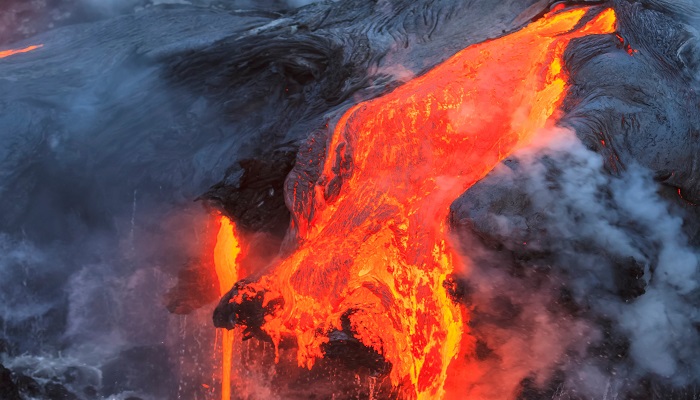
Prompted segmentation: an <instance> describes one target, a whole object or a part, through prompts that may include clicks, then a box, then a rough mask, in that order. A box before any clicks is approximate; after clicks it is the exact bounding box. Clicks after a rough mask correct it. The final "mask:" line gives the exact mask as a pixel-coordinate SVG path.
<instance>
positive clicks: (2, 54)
mask: <svg viewBox="0 0 700 400" xmlns="http://www.w3.org/2000/svg"><path fill="white" fill-rule="evenodd" d="M41 47H44V45H43V44H39V45H34V46H29V47H25V48H23V49H14V50H2V51H0V58H5V57H9V56H13V55H15V54H21V53H29V52H30V51H33V50H36V49H39V48H41Z"/></svg>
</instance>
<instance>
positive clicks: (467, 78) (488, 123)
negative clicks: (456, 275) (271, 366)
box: [220, 7, 616, 399]
mask: <svg viewBox="0 0 700 400" xmlns="http://www.w3.org/2000/svg"><path fill="white" fill-rule="evenodd" d="M593 10H594V9H593V8H590V7H582V8H576V9H571V10H564V11H561V10H555V11H552V12H551V13H549V14H547V15H545V16H544V17H543V18H541V19H539V20H537V21H535V22H533V23H531V24H529V25H528V26H526V27H525V28H523V29H521V30H520V31H517V32H515V33H512V34H509V35H507V36H503V37H501V38H498V39H495V40H491V41H488V42H483V43H479V44H475V45H472V46H470V47H468V48H466V49H464V50H462V51H460V52H459V53H457V54H455V55H454V56H453V57H451V58H449V59H448V60H447V61H445V62H444V63H442V64H440V65H439V66H437V67H435V68H434V69H432V70H431V71H429V72H427V73H426V74H425V75H423V76H420V77H417V78H415V79H413V80H411V81H409V82H407V83H406V84H404V85H403V86H401V87H399V88H397V89H395V90H394V91H393V92H391V93H389V94H387V95H385V96H382V97H379V98H377V99H374V100H370V101H366V102H363V103H360V104H358V105H356V106H354V107H352V108H351V109H350V110H348V111H347V112H346V113H345V114H344V115H343V116H342V117H341V118H340V120H339V121H338V122H337V124H336V126H335V129H334V131H333V133H332V136H331V137H330V139H329V142H328V146H327V149H328V152H327V155H326V159H325V163H324V165H323V173H322V175H321V178H320V179H319V180H318V181H317V182H315V183H314V184H312V185H311V186H312V187H311V188H310V190H311V191H312V192H313V195H312V196H310V197H311V198H312V201H311V202H310V203H307V204H302V205H299V204H291V205H290V208H291V209H293V210H297V211H298V210H302V212H301V213H299V212H296V213H295V214H294V222H293V230H292V231H291V232H293V233H295V234H296V237H295V239H296V240H297V243H298V246H297V247H296V249H295V250H294V251H293V252H291V254H289V255H288V256H287V257H286V258H285V259H283V260H281V261H279V262H278V263H277V264H275V265H273V266H271V267H270V269H269V272H268V273H267V274H266V275H264V276H263V277H262V278H260V279H258V280H257V281H254V282H241V283H239V284H237V285H236V287H234V289H232V291H231V292H230V293H229V295H228V298H227V303H226V304H224V305H222V306H220V307H224V306H226V307H229V309H230V308H231V307H233V308H235V307H236V306H237V305H242V304H244V303H246V302H249V301H250V299H254V298H261V295H262V297H263V298H264V300H263V303H262V307H264V309H265V312H266V313H267V315H266V316H265V320H264V323H263V325H262V330H263V331H264V332H265V333H266V334H267V335H269V337H270V338H271V339H272V340H273V342H274V343H275V344H276V345H279V343H280V341H281V340H282V339H283V338H286V337H291V338H294V339H296V343H297V347H298V352H297V361H298V363H299V365H300V366H304V367H308V368H311V367H312V366H313V365H314V362H315V360H316V359H318V358H321V357H324V355H325V354H326V349H327V348H328V346H329V344H330V343H331V342H332V339H331V338H332V337H334V335H333V333H334V332H343V333H344V334H345V335H346V336H344V337H347V335H349V336H350V337H352V338H354V339H355V340H357V341H359V342H361V343H362V344H364V346H366V347H367V348H369V349H372V350H373V351H375V352H376V353H378V354H380V355H381V356H382V357H383V359H384V360H385V361H386V363H387V365H390V366H391V372H390V378H391V382H392V384H393V385H394V386H396V387H398V388H399V390H400V395H401V397H402V398H407V399H414V398H431V399H432V398H440V397H443V396H444V394H445V393H444V392H445V390H444V383H445V380H446V377H447V375H448V367H449V365H450V363H451V362H452V360H453V359H454V358H455V357H456V356H457V354H458V352H459V350H460V342H461V341H462V340H463V336H465V338H464V342H463V343H462V344H461V346H462V349H465V348H467V349H471V348H473V339H472V338H471V337H470V336H469V335H464V333H465V330H466V329H467V328H466V324H465V322H466V320H467V319H468V315H467V311H466V310H463V309H460V307H459V306H458V305H457V304H456V303H455V302H454V301H453V299H452V298H451V297H450V294H449V293H448V290H447V289H446V288H445V285H446V281H447V280H448V277H449V276H450V274H452V273H453V271H454V270H455V267H456V263H457V262H459V259H458V255H457V254H456V252H455V250H454V246H453V245H452V244H451V243H450V238H449V227H448V223H447V217H448V213H449V207H450V204H451V203H452V202H453V201H454V200H455V199H456V198H457V197H458V196H459V195H461V194H462V193H463V192H464V191H465V190H466V189H467V188H469V187H470V186H472V185H473V184H474V183H475V182H477V181H478V180H479V179H481V178H483V177H484V176H485V175H486V174H487V173H488V172H489V171H490V170H491V169H492V168H493V167H494V166H496V165H497V164H498V163H499V162H500V161H501V160H503V159H504V158H505V157H507V156H508V155H509V154H511V153H512V152H513V151H514V150H515V149H516V148H517V147H519V146H523V145H524V144H526V143H527V142H528V140H530V139H531V138H532V137H533V135H534V134H535V133H536V132H537V131H538V130H541V129H543V128H546V127H547V126H548V125H551V124H553V123H554V119H555V118H556V115H555V112H556V110H557V109H558V107H559V106H560V104H561V102H562V100H563V97H564V94H565V92H566V87H567V76H566V73H565V71H564V68H563V65H564V62H563V54H564V51H565V49H566V47H567V45H568V43H569V42H570V41H571V40H572V39H574V38H579V37H583V36H586V35H591V34H609V33H613V32H614V31H615V23H616V17H615V13H614V11H613V10H611V9H606V10H603V11H601V12H599V13H597V15H595V16H593V15H594V13H593V12H591V13H590V14H589V11H593ZM596 10H600V9H596ZM589 17H592V18H589ZM299 175H301V174H299ZM299 175H295V172H294V171H293V172H292V174H291V175H290V178H289V179H288V182H287V183H288V184H287V193H288V194H290V195H291V196H293V197H294V198H293V199H292V201H297V200H298V199H301V198H302V197H303V196H299V195H298V194H299V192H302V191H304V190H307V191H308V190H309V188H305V187H303V182H302V183H300V180H298V179H295V176H296V177H298V176H299ZM304 198H309V196H306V197H304ZM229 287H230V286H229ZM222 309H223V308H222ZM238 323H241V322H238ZM336 336H337V335H336Z"/></svg>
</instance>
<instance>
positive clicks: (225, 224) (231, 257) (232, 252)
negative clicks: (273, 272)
mask: <svg viewBox="0 0 700 400" xmlns="http://www.w3.org/2000/svg"><path fill="white" fill-rule="evenodd" d="M220 223H221V226H220V227H219V234H218V235H217V237H216V246H215V247H214V266H215V267H216V274H217V276H218V277H219V288H220V293H221V295H222V296H223V295H224V294H226V292H228V291H229V289H231V287H232V286H233V284H234V283H236V281H238V256H239V255H240V254H241V246H240V243H239V240H238V238H237V237H236V227H235V225H234V224H233V222H231V220H229V219H228V218H226V217H223V216H222V217H221V218H220ZM222 336H223V337H222V360H223V361H222V370H221V371H222V374H221V375H222V376H221V398H222V400H230V399H231V366H232V357H233V339H234V337H233V331H232V330H231V331H228V330H224V331H223V335H222Z"/></svg>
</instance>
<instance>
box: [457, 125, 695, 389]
mask: <svg viewBox="0 0 700 400" xmlns="http://www.w3.org/2000/svg"><path fill="white" fill-rule="evenodd" d="M550 137H551V139H550V140H549V141H547V143H546V144H542V143H540V144H536V145H534V146H532V147H530V148H527V149H523V150H521V151H519V152H518V153H517V154H515V155H514V156H513V157H511V158H510V159H509V160H507V161H506V162H505V163H503V164H501V165H500V166H498V167H497V168H496V169H495V170H494V171H493V172H492V173H491V174H490V175H489V176H487V177H486V178H485V179H484V180H483V181H481V182H479V183H478V184H477V185H475V186H474V187H473V188H472V189H470V190H469V191H468V193H466V194H465V195H464V196H463V197H462V198H460V200H458V201H457V202H456V203H455V204H454V205H453V212H454V215H455V218H458V217H457V216H460V217H462V219H461V221H460V222H461V223H458V226H461V229H460V232H461V235H462V237H461V242H462V243H463V244H464V248H463V251H464V253H465V256H466V257H467V258H468V260H469V265H470V267H469V269H468V270H467V271H466V272H465V274H466V276H467V277H468V278H467V279H468V284H467V285H468V291H467V292H468V293H469V296H468V298H469V303H470V304H473V306H474V307H475V309H474V317H473V318H474V322H473V325H474V334H475V336H476V337H477V339H478V340H480V341H481V344H480V345H481V346H483V348H484V349H488V352H486V353H493V354H492V355H488V356H485V357H484V360H481V361H479V362H477V364H478V365H481V368H484V366H487V367H488V368H489V371H491V372H490V373H489V375H488V379H485V380H484V381H483V382H475V383H474V385H476V386H477V389H475V390H484V391H485V392H486V393H489V395H488V396H487V397H488V398H505V397H509V396H504V391H505V392H508V394H509V395H510V396H513V395H514V394H516V393H518V391H520V392H521V395H523V396H524V395H525V394H526V393H527V392H528V390H530V391H533V390H534V391H537V390H539V391H540V392H537V393H540V394H542V393H545V392H546V393H547V395H552V396H553V395H554V394H555V393H554V392H555V391H556V390H558V391H559V393H560V394H561V393H565V392H567V391H569V392H576V393H579V394H584V395H586V397H587V398H604V397H605V396H612V395H618V394H624V393H627V392H630V391H634V390H640V389H639V388H638V387H637V383H638V382H639V381H640V380H642V379H653V380H654V381H655V382H658V383H659V384H662V385H668V386H669V387H671V388H673V387H683V386H687V385H691V384H696V383H699V382H698V380H699V379H700V370H698V367H700V364H699V363H698V362H697V354H698V351H699V350H700V348H698V344H699V343H700V342H699V339H700V337H699V336H698V329H697V327H698V326H699V325H698V324H699V323H700V313H699V312H698V310H697V305H698V301H699V300H700V298H699V297H698V294H700V290H699V288H698V278H699V275H698V253H697V250H696V249H694V248H693V247H691V246H690V245H689V243H688V239H687V236H686V234H685V233H684V231H683V219H682V215H681V214H680V210H677V209H674V208H672V207H671V203H670V202H668V201H667V200H665V199H663V198H662V197H661V195H660V194H659V189H660V186H659V185H658V183H657V182H655V181H654V179H653V176H652V174H651V172H650V171H648V170H646V169H645V168H643V167H641V166H638V165H629V166H628V168H627V169H626V170H625V171H623V172H621V173H620V174H619V176H614V175H611V174H609V173H608V172H606V171H605V169H604V162H603V161H604V160H603V158H602V157H601V156H600V155H599V154H598V153H595V152H593V151H591V150H589V149H587V148H586V147H584V146H583V144H582V143H581V141H580V140H579V139H578V138H577V137H576V135H575V133H574V132H573V131H570V130H565V129H561V130H557V131H556V132H555V134H554V135H552V136H550ZM482 352H483V349H482ZM514 358H515V359H517V360H518V361H519V362H518V363H514V362H513V361H512V360H513V359H514ZM553 371H554V372H553ZM557 371H558V372H557ZM562 374H563V375H562ZM504 383H507V384H509V385H510V386H508V385H504ZM533 383H534V386H533V385H532V384H533ZM601 383H604V384H601ZM488 385H493V387H488V388H485V387H484V386H488ZM504 386H505V387H504ZM530 386H532V387H530ZM533 388H534V389H533ZM555 389H556V390H555ZM562 391H563V392H562ZM613 392H615V393H613ZM523 393H525V394H523Z"/></svg>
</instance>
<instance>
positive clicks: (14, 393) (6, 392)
mask: <svg viewBox="0 0 700 400" xmlns="http://www.w3.org/2000/svg"><path fill="white" fill-rule="evenodd" d="M0 399H3V400H22V398H21V397H20V395H19V387H18V386H17V384H15V382H14V381H13V380H12V371H10V370H9V369H7V368H5V366H4V365H2V364H0Z"/></svg>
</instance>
